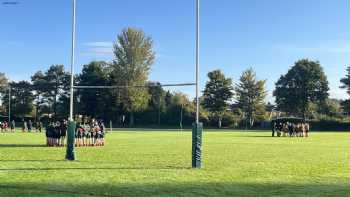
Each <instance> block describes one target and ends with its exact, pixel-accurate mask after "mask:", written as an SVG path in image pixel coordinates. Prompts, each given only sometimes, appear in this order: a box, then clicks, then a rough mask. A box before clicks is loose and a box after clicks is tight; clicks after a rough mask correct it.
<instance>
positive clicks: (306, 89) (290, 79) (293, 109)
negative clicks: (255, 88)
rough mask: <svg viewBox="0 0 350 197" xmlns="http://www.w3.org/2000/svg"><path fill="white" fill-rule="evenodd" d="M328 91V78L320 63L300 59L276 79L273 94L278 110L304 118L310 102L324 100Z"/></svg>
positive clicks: (320, 102)
mask: <svg viewBox="0 0 350 197" xmlns="http://www.w3.org/2000/svg"><path fill="white" fill-rule="evenodd" d="M328 91H329V87H328V80H327V77H326V75H325V73H324V71H323V68H322V66H321V65H320V63H319V62H318V61H310V60H308V59H302V60H300V61H298V62H296V63H295V65H294V66H293V67H292V68H291V69H290V70H289V71H288V73H287V74H286V75H282V76H281V78H280V79H279V80H278V81H277V83H276V89H275V91H274V96H275V97H276V104H277V107H278V109H279V110H280V111H284V112H287V113H290V114H293V115H302V117H303V118H304V119H306V118H307V114H308V110H309V108H310V107H311V104H312V103H319V104H322V103H324V102H326V99H327V98H328Z"/></svg>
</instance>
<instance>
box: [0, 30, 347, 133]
mask: <svg viewBox="0 0 350 197" xmlns="http://www.w3.org/2000/svg"><path fill="white" fill-rule="evenodd" d="M113 52H114V59H113V60H111V61H110V62H105V61H93V62H91V63H89V64H87V65H84V66H83V69H82V72H81V73H80V74H78V75H76V76H75V79H76V80H75V85H77V86H118V87H120V88H114V89H76V90H75V97H74V103H75V108H74V111H75V114H76V119H85V118H88V117H94V118H101V119H104V120H106V121H108V120H112V121H114V122H115V123H120V122H121V121H123V120H126V121H127V123H128V124H129V125H130V126H134V125H135V124H136V125H140V126H146V125H158V126H159V125H168V126H169V125H176V126H182V125H191V124H192V122H194V117H195V100H193V99H190V98H189V96H188V95H185V94H183V93H181V92H171V91H168V90H165V89H164V88H163V87H162V86H161V84H160V83H159V82H152V81H149V78H148V77H149V73H150V70H151V68H152V65H153V64H154V61H155V59H156V53H155V51H154V46H153V40H152V38H151V37H150V36H148V35H146V34H145V33H144V32H143V31H142V30H140V29H135V28H126V29H124V30H123V31H122V32H121V33H120V34H119V35H118V36H117V40H116V42H115V43H114V47H113ZM207 77H208V81H207V82H206V85H205V89H204V90H203V92H202V93H203V94H202V96H201V98H200V102H201V103H200V108H201V109H200V111H201V113H200V119H201V121H202V122H204V124H205V125H211V126H217V127H222V126H224V127H227V126H235V127H253V126H254V125H256V124H257V123H261V122H263V121H267V120H271V118H274V117H276V116H297V117H302V118H304V119H321V118H324V117H327V118H339V119H344V118H346V114H347V113H349V112H350V100H346V101H340V100H336V99H330V98H329V82H328V80H327V77H326V74H325V73H324V70H323V68H322V66H321V64H320V62H318V61H312V60H308V59H302V60H299V61H297V62H296V63H295V64H294V65H293V66H292V67H291V68H290V69H289V71H288V72H287V73H286V74H285V75H281V76H280V78H279V79H278V80H277V82H276V84H275V85H276V86H275V90H274V91H273V96H274V97H275V103H273V104H271V103H269V102H266V97H267V91H266V87H265V86H266V80H261V79H258V77H257V76H256V73H255V71H254V70H253V69H252V68H250V69H248V70H246V71H244V72H243V73H242V74H241V76H240V78H239V79H238V81H237V83H234V80H233V79H232V78H230V77H226V76H225V74H224V73H223V72H222V71H221V70H214V71H211V72H209V73H208V75H207ZM340 81H341V83H342V86H341V88H344V89H346V90H347V92H348V94H350V67H349V68H348V69H347V75H346V76H345V77H344V78H343V79H341V80H340ZM69 85H70V74H69V73H68V72H67V71H65V69H64V66H63V65H52V66H50V67H49V68H48V69H47V70H45V71H38V72H36V73H34V74H33V76H31V79H30V81H25V80H23V81H18V82H14V81H11V82H9V80H8V79H7V78H6V76H5V74H3V73H0V92H1V100H2V105H1V108H0V113H1V114H2V115H3V116H6V115H7V113H8V108H7V106H8V101H9V100H8V96H9V95H8V94H9V91H8V88H7V87H11V111H12V114H13V116H14V117H18V118H25V117H27V118H29V117H31V118H35V119H39V118H42V117H48V116H52V117H53V118H56V119H61V118H67V116H68V113H69V112H68V110H69ZM125 87H127V88H125Z"/></svg>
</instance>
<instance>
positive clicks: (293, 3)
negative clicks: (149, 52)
mask: <svg viewBox="0 0 350 197" xmlns="http://www.w3.org/2000/svg"><path fill="white" fill-rule="evenodd" d="M18 1H20V4H19V5H17V6H10V5H0V43H1V44H0V54H1V55H0V72H5V73H6V74H7V76H8V77H10V78H11V79H12V80H22V79H29V78H30V76H31V75H32V74H33V73H34V72H35V71H37V70H40V69H46V68H48V67H49V66H50V65H51V64H64V65H65V66H66V67H67V69H68V68H69V60H70V59H69V58H70V39H71V33H70V31H71V0H50V1H48V0H18ZM77 1H78V4H77V17H78V18H77V20H78V25H77V51H76V52H77V63H76V65H77V66H76V70H77V71H80V70H81V66H82V65H83V64H86V63H88V62H90V61H92V60H107V61H109V60H112V59H113V55H112V43H113V42H114V41H115V39H116V36H117V35H118V33H119V32H120V31H121V30H122V29H123V28H125V27H137V28H142V29H143V30H144V31H145V32H146V33H147V34H148V35H150V36H152V37H153V39H154V43H155V50H156V52H157V61H156V64H155V65H154V66H153V69H152V73H151V76H150V79H151V80H154V81H160V82H162V83H179V82H192V81H194V76H195V73H194V71H195V70H194V64H195V58H194V55H195V51H194V46H195V45H194V44H195V43H194V38H195V26H194V25H195V12H194V11H195V2H194V0H193V1H192V0H143V1H141V0H89V1H87V0H77ZM0 2H4V0H0ZM349 9H350V1H348V0H307V1H305V0H283V1H281V0H216V1H214V0H202V14H201V42H202V43H201V52H202V53H201V84H202V86H204V84H205V81H206V80H207V77H206V73H207V72H209V71H211V70H214V69H222V70H223V71H224V72H225V73H226V75H227V76H229V77H232V78H233V79H234V80H235V81H237V79H238V77H239V75H240V74H241V73H242V71H244V70H246V69H248V68H249V67H253V68H254V69H255V70H256V72H257V75H258V77H259V78H260V79H267V89H268V90H269V91H270V94H271V90H273V88H274V83H275V82H276V81H277V79H278V78H279V76H280V75H281V74H284V73H286V72H287V70H288V69H289V68H290V66H292V65H293V64H294V62H295V61H297V60H298V59H301V58H309V59H312V60H319V61H320V62H321V64H322V65H323V67H324V69H325V71H326V74H327V76H328V79H329V81H330V86H331V89H332V90H331V92H330V93H331V97H333V98H342V99H344V98H347V95H346V94H345V91H343V90H340V89H339V88H338V87H339V86H340V83H339V79H340V78H341V77H343V76H344V75H345V69H346V67H347V66H350V12H349ZM178 90H182V91H185V92H186V93H188V94H191V95H193V93H192V92H194V89H193V88H182V89H181V88H179V89H178ZM269 100H272V99H271V96H269Z"/></svg>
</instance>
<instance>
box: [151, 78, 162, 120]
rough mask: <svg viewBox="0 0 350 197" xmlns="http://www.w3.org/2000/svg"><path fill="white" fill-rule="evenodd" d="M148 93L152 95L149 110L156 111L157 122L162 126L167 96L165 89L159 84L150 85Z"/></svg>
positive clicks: (152, 83)
mask: <svg viewBox="0 0 350 197" xmlns="http://www.w3.org/2000/svg"><path fill="white" fill-rule="evenodd" d="M148 85H149V88H148V93H149V95H150V101H149V108H150V110H152V111H155V112H156V113H157V114H158V115H157V122H158V125H160V120H161V117H160V116H161V113H162V112H164V110H165V94H166V92H165V91H164V89H163V87H162V86H161V84H160V83H159V82H149V83H148Z"/></svg>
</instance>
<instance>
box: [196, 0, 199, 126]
mask: <svg viewBox="0 0 350 197" xmlns="http://www.w3.org/2000/svg"><path fill="white" fill-rule="evenodd" d="M199 17H200V0H197V12H196V19H197V20H196V123H197V124H198V123H199V27H200V26H199V19H200V18H199Z"/></svg>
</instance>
